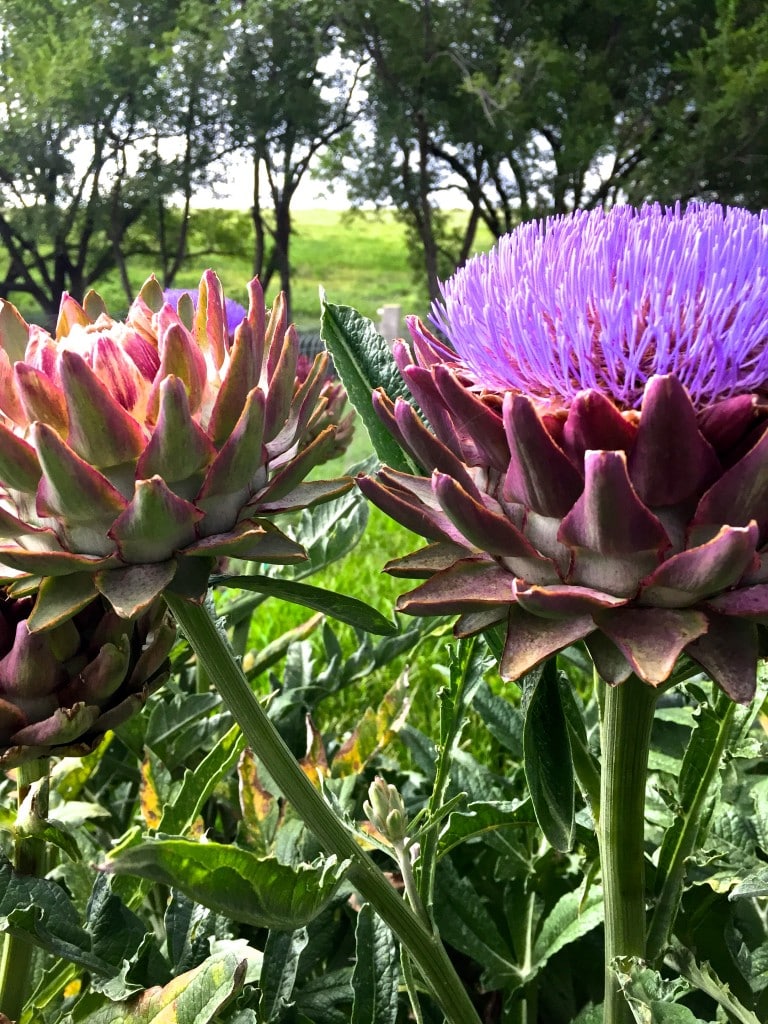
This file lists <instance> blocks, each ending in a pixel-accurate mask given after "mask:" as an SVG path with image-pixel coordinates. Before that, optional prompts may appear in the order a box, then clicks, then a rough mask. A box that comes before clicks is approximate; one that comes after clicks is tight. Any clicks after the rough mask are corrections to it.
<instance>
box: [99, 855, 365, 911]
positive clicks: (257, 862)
mask: <svg viewBox="0 0 768 1024" xmlns="http://www.w3.org/2000/svg"><path fill="white" fill-rule="evenodd" d="M346 869H347V862H346V861H345V862H343V863H341V864H340V863H339V862H338V861H337V860H336V858H335V857H328V858H327V859H326V860H324V861H323V862H321V863H316V864H304V865H300V866H299V867H297V868H292V867H289V866H288V865H286V864H281V863H279V862H278V861H277V860H276V859H275V858H272V857H258V856H256V855H255V854H253V853H251V852H250V851H249V850H242V849H239V848H238V847H235V846H225V845H223V844H221V843H210V842H200V843H196V842H192V841H190V840H188V839H155V840H150V841H149V842H145V843H140V844H139V845H137V846H132V847H128V848H127V849H125V850H123V851H122V852H121V853H119V854H118V855H117V856H113V857H111V858H110V859H109V860H108V861H107V863H106V865H105V866H104V870H105V871H107V872H110V873H112V874H118V875H121V874H126V875H138V876H139V877H140V878H147V879H149V880H150V881H153V882H160V883H161V884H162V885H170V886H175V887H176V888H177V889H181V891H182V892H184V893H186V895H187V896H189V897H190V898H191V899H194V900H196V901H197V902H198V903H202V905H203V906H205V907H210V908H211V909H212V910H217V911H219V912H220V913H222V914H225V915H226V916H227V917H230V918H231V919H232V920H233V921H242V922H244V923H245V924H252V925H256V926H257V927H260V928H275V929H290V928H298V927H300V926H301V925H303V924H306V923H307V922H308V921H311V920H312V918H313V917H315V916H316V915H317V914H319V912H320V911H321V910H322V909H323V907H324V906H325V905H326V903H328V901H329V900H331V899H332V898H333V896H334V895H335V893H336V890H337V889H338V887H339V885H340V884H341V881H342V879H343V877H344V874H345V872H346Z"/></svg>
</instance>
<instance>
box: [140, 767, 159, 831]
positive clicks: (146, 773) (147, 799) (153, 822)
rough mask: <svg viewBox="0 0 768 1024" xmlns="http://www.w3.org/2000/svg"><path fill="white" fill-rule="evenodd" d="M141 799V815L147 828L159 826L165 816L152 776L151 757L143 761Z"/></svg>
mask: <svg viewBox="0 0 768 1024" xmlns="http://www.w3.org/2000/svg"><path fill="white" fill-rule="evenodd" d="M139 800H140V804H141V815H142V817H143V818H144V823H145V824H146V826H147V828H157V827H158V825H159V824H160V819H161V818H162V816H163V808H162V806H161V804H160V796H159V794H158V792H157V786H156V784H155V780H154V778H153V776H152V764H151V762H150V761H149V758H145V759H144V760H143V761H142V762H141V782H140V784H139Z"/></svg>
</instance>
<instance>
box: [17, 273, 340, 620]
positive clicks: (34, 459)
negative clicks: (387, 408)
mask: <svg viewBox="0 0 768 1024" xmlns="http://www.w3.org/2000/svg"><path fill="white" fill-rule="evenodd" d="M249 295H250V304H249V307H248V312H247V315H246V316H245V318H244V319H243V320H242V322H241V323H239V324H238V326H237V327H236V328H235V330H234V335H233V336H230V330H229V327H228V324H227V319H226V315H225V303H224V297H223V294H222V290H221V285H220V283H219V281H218V278H217V277H216V275H215V274H214V273H213V272H212V271H206V273H205V274H204V275H203V279H202V281H201V284H200V289H199V296H198V303H197V309H196V311H190V309H189V308H188V306H187V305H185V304H184V303H183V302H181V303H180V305H179V308H180V309H181V312H182V313H183V314H184V317H182V315H181V314H180V313H179V310H177V309H175V308H174V307H173V306H172V305H170V304H169V303H167V302H164V301H163V294H162V289H161V288H160V285H159V284H158V283H157V281H156V280H155V279H154V278H150V279H149V281H147V283H146V284H145V285H144V287H143V288H142V290H141V292H140V294H139V296H138V298H137V299H136V301H135V302H134V303H133V305H132V306H131V308H130V310H129V312H128V315H127V318H126V320H125V322H124V323H122V322H117V321H115V320H113V319H112V318H111V317H110V316H109V315H108V314H107V312H106V309H105V308H104V304H103V302H102V301H101V299H100V298H99V297H98V296H96V295H95V294H93V293H90V294H89V295H88V296H86V299H85V302H84V305H83V306H80V305H79V304H78V303H77V302H76V301H75V300H74V299H73V298H71V297H70V296H68V295H65V296H64V298H63V299H62V303H61V309H60V312H59V318H58V323H57V325H56V331H55V336H54V337H52V336H51V335H50V334H48V332H47V331H44V330H42V329H41V328H40V327H35V326H31V327H30V326H28V325H27V324H26V323H25V322H24V321H23V320H22V318H21V317H20V316H19V314H18V312H17V311H16V310H15V309H14V307H13V306H11V305H9V304H8V303H0V344H1V347H0V531H1V532H0V536H1V537H2V539H1V540H0V565H4V566H7V567H9V568H10V569H11V570H12V571H14V572H16V573H21V574H29V575H30V576H33V577H45V578H47V579H46V584H47V585H46V586H44V587H42V588H41V589H40V593H39V598H38V602H37V604H36V607H35V610H34V612H33V614H32V616H31V619H30V622H31V628H33V629H43V628H47V627H48V626H50V625H52V624H54V623H57V622H60V621H62V618H63V617H66V616H67V615H72V614H74V612H75V611H76V610H77V609H78V608H81V607H83V606H84V605H85V604H87V603H88V602H89V601H90V600H92V599H93V598H94V597H95V596H96V595H97V594H101V595H102V596H103V597H105V598H106V599H107V600H108V601H109V602H110V603H111V605H112V607H113V608H114V609H115V610H116V611H117V612H118V613H119V614H120V615H122V616H124V617H128V618H130V617H133V616H135V615H137V614H139V613H140V612H141V611H143V610H144V609H146V608H148V607H149V606H150V604H151V603H152V602H153V601H154V600H155V598H156V597H157V596H158V595H159V594H161V593H162V592H163V590H165V589H166V588H169V589H171V590H173V591H174V592H175V593H177V594H181V595H183V596H186V597H190V598H193V599H198V600H201V599H202V597H203V596H204V594H205V591H206V588H207V585H208V579H209V575H210V572H211V569H212V567H213V566H214V564H215V561H216V560H217V559H218V558H221V557H229V556H231V557H236V558H241V559H246V560H255V561H258V562H272V563H292V562H297V561H301V560H303V559H304V558H306V554H305V552H304V550H303V548H302V547H301V545H300V544H298V543H296V542H295V541H293V540H291V539H290V538H288V537H287V536H285V535H284V534H283V533H282V532H281V531H280V530H279V529H278V528H277V527H276V526H275V525H274V523H273V522H272V521H271V520H272V517H273V516H274V515H276V514H277V513H281V512H286V511H292V510H294V509H301V508H305V507H307V506H310V505H313V504H315V503H317V502H322V501H326V500H328V499H330V498H332V497H334V496H335V495H337V494H339V493H341V492H342V491H344V490H345V489H346V488H347V486H349V481H346V480H330V481H324V480H313V481H312V482H305V477H306V475H307V474H308V473H309V472H310V470H311V469H313V467H315V466H316V465H318V464H319V463H321V462H323V461H324V460H325V459H327V458H329V457H330V454H331V453H332V451H333V448H334V435H335V433H336V427H335V425H334V424H332V423H330V422H326V421H323V419H322V414H321V410H322V409H323V408H325V406H326V405H327V404H328V403H327V401H326V399H324V398H323V397H322V391H323V387H324V385H325V380H326V368H327V355H326V354H325V353H323V354H321V355H319V356H318V357H317V358H316V359H315V361H314V363H313V364H312V366H311V368H310V370H309V372H308V373H307V375H306V377H305V379H304V380H299V379H298V378H297V374H296V366H297V360H298V354H299V352H298V337H297V335H296V331H295V329H294V328H293V326H289V325H288V323H287V318H286V313H285V303H284V301H283V299H282V298H280V297H278V299H277V300H276V302H275V303H274V305H273V307H272V310H271V315H270V317H269V319H268V320H267V317H266V311H265V307H264V297H263V294H262V291H261V287H260V285H259V283H258V281H256V280H254V281H252V282H251V283H250V285H249ZM185 320H186V322H185ZM318 417H320V419H318Z"/></svg>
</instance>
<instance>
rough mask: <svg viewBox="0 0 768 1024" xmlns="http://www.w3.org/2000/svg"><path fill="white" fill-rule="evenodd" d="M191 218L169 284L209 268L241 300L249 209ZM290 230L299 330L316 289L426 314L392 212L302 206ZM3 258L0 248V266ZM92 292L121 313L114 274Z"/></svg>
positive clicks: (135, 277) (137, 280) (368, 312)
mask: <svg viewBox="0 0 768 1024" xmlns="http://www.w3.org/2000/svg"><path fill="white" fill-rule="evenodd" d="M457 216H459V214H457ZM192 217H193V219H192V225H191V232H190V251H191V252H192V253H201V255H198V256H193V258H192V259H190V261H189V262H188V264H187V266H186V267H185V268H184V269H183V271H182V272H181V273H180V274H179V275H178V276H177V277H176V279H175V281H174V285H175V286H176V287H179V288H187V287H196V286H197V284H198V283H199V280H200V275H201V273H202V271H203V270H205V269H206V267H212V268H213V269H214V270H215V271H216V272H217V273H218V275H219V277H220V278H221V280H222V283H223V285H224V289H225V292H226V294H227V295H228V296H229V297H231V298H233V299H236V300H238V301H240V302H243V303H245V301H246V298H245V285H246V282H247V281H248V280H249V279H250V278H251V276H252V274H251V245H252V237H253V234H252V228H251V225H250V221H249V218H248V215H247V214H246V213H239V212H236V211H231V210H199V211H195V212H193V215H192ZM294 228H295V234H294V236H293V238H292V240H291V265H292V267H293V268H294V275H293V281H292V288H293V310H292V312H293V319H294V320H295V322H296V324H297V326H298V327H299V329H301V330H308V331H309V330H315V329H317V327H318V321H319V312H320V302H319V298H318V290H319V288H320V287H323V288H324V289H325V291H326V293H327V295H328V298H329V300H330V301H331V302H335V303H339V304H342V305H351V306H354V307H355V308H356V309H358V310H359V311H360V312H361V313H363V315H364V316H367V317H370V318H371V319H372V320H374V321H376V320H377V319H378V316H377V310H378V309H379V307H381V306H383V305H385V304H395V305H399V306H401V307H402V312H403V315H404V314H406V313H417V314H419V315H421V316H424V315H426V313H427V296H426V291H425V290H424V289H423V288H421V287H420V286H419V284H418V282H416V281H415V280H414V274H413V270H412V268H411V265H410V262H409V259H408V250H407V242H406V234H405V229H404V227H403V225H402V224H401V223H399V222H398V221H397V220H396V218H395V216H394V214H393V213H391V212H378V213H373V212H371V213H356V214H354V215H352V214H350V213H347V212H344V211H338V210H323V209H313V210H301V211H297V212H296V213H295V215H294ZM479 244H480V245H481V246H483V245H485V246H486V247H487V246H488V245H490V238H489V237H486V236H485V235H484V236H482V238H481V239H480V243H479ZM211 250H213V251H211ZM233 253H234V254H235V255H232V254H233ZM2 260H3V254H2V253H0V266H1V265H2ZM154 269H155V268H154V267H153V266H152V263H151V259H150V258H149V257H147V256H140V257H139V256H137V257H131V258H130V259H129V260H128V273H129V278H130V281H131V284H132V286H133V287H134V288H135V289H136V290H138V288H139V287H140V286H141V284H142V282H143V281H144V280H145V278H146V277H147V276H148V275H149V274H150V273H151V272H152V271H153V270H154ZM277 286H278V284H277V281H276V280H275V281H273V283H272V284H271V286H270V288H269V289H268V292H267V299H268V301H271V299H272V297H273V295H274V292H275V290H276V289H277ZM96 290H97V291H98V292H99V294H100V295H102V297H103V298H104V299H105V301H106V303H107V307H108V308H109V310H110V312H113V313H114V314H116V315H122V314H123V313H124V312H125V307H126V300H125V294H124V292H123V290H122V288H121V286H120V282H119V278H118V276H117V273H115V272H113V273H111V274H110V275H108V276H107V277H106V278H104V279H103V280H102V281H100V282H99V283H98V285H97V286H96ZM76 298H82V296H76ZM20 306H21V311H22V314H23V315H24V316H26V317H27V318H29V319H34V318H36V316H37V311H36V310H34V309H28V308H26V307H25V306H24V304H23V303H22V302H20Z"/></svg>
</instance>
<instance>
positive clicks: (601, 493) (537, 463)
mask: <svg viewBox="0 0 768 1024" xmlns="http://www.w3.org/2000/svg"><path fill="white" fill-rule="evenodd" d="M434 317H435V321H436V323H437V324H438V325H439V326H440V327H441V328H442V329H443V330H444V331H445V333H446V334H447V336H448V338H449V340H450V342H451V344H452V346H453V347H451V346H450V345H447V344H445V343H443V342H441V341H439V340H438V339H437V338H435V337H434V336H433V335H432V334H430V332H429V331H428V330H427V329H426V328H425V327H424V326H423V325H422V324H421V323H420V322H419V321H418V320H416V319H415V318H411V319H409V321H408V326H409V329H410V331H411V335H412V339H413V346H412V348H410V347H408V346H407V345H406V344H405V343H404V342H399V343H397V344H396V345H395V348H394V355H395V359H396V361H397V364H398V367H399V369H400V372H401V374H402V376H403V378H404V380H405V382H406V384H407V385H408V388H409V389H410V391H411V393H412V394H413V397H414V398H415V400H416V402H417V403H418V405H419V406H420V408H421V410H422V412H423V413H424V415H425V417H426V420H427V423H425V422H424V420H423V419H422V418H421V417H420V416H419V415H418V414H417V412H416V411H415V410H414V408H413V406H412V405H411V404H410V403H408V402H406V401H404V400H402V399H397V400H396V401H394V402H392V401H391V400H390V399H389V397H388V396H387V395H386V394H384V393H383V392H377V393H376V394H374V396H373V404H374V407H375V409H376V411H377V413H378V415H379V416H380V417H381V419H382V421H383V422H384V424H385V425H386V426H387V428H388V429H389V430H390V431H391V433H392V434H393V436H394V437H395V438H396V439H397V441H398V442H399V443H400V444H401V445H402V447H403V448H404V449H405V450H406V451H407V452H408V453H409V454H410V456H411V458H412V460H413V461H414V463H415V464H416V465H419V466H421V467H422V469H423V471H424V476H411V475H408V474H405V473H398V472H395V471H394V470H390V469H387V468H386V467H385V468H383V469H382V470H381V471H380V472H379V473H378V474H377V476H376V477H361V478H359V484H360V487H361V488H362V490H363V491H364V492H365V494H366V495H368V497H369V498H371V500H372V501H374V502H375V503H376V504H377V505H379V507H380V508H382V509H383V510H384V511H385V512H387V513H388V514H389V515H390V516H392V518H394V519H397V520H398V521H399V522H401V523H403V524H404V525H405V526H407V527H409V528H410V529H411V530H413V531H414V532H416V533H418V534H421V536H423V537H425V538H426V539H427V540H428V541H429V542H430V543H429V544H428V546H427V547H425V548H422V549H421V550H419V551H416V552H413V553H411V554H409V555H406V556H405V557H403V558H398V559H396V560H395V561H393V562H390V563H389V565H388V566H387V570H388V571H389V572H391V573H393V574H394V575H398V576H402V577H404V578H407V579H411V580H423V581H425V582H422V583H420V584H419V585H418V586H417V587H416V588H415V589H414V590H411V591H410V592H409V593H407V594H404V595H402V597H401V598H400V599H399V600H398V609H399V610H400V611H404V612H408V613H410V614H413V615H434V614H456V615H457V616H458V620H457V622H456V626H455V632H456V633H457V635H459V636H467V635H470V634H472V633H477V632H479V631H482V630H485V629H487V628H488V627H489V626H494V625H499V626H503V627H504V628H505V632H506V640H505V645H504V650H503V654H502V657H501V664H500V670H501V674H502V676H503V677H504V678H506V679H517V678H519V677H520V676H521V675H523V674H524V673H525V672H527V671H529V670H530V669H531V668H533V667H534V666H535V665H537V664H539V663H540V662H541V661H543V660H545V659H546V658H548V657H550V656H551V655H553V654H555V653H557V651H559V650H562V649H563V648H564V647H567V646H569V645H570V644H573V643H576V642H579V641H583V642H584V643H585V645H586V647H587V649H588V650H589V653H590V655H591V656H592V659H593V661H594V663H595V665H596V666H597V669H598V671H599V673H600V675H601V676H602V677H603V679H605V680H606V681H607V682H609V683H611V684H617V683H621V682H623V681H624V680H625V679H627V678H628V676H629V675H630V674H632V673H634V674H635V675H637V676H638V677H639V678H640V679H642V680H644V681H645V682H646V683H649V684H650V685H652V686H658V685H659V684H661V683H663V682H664V681H665V680H666V679H667V678H668V677H669V675H670V673H671V672H672V671H673V669H674V667H675V665H676V663H677V661H678V658H680V657H681V656H682V655H684V656H687V657H688V658H689V659H691V660H692V661H693V662H695V663H697V664H698V665H699V666H701V668H702V669H703V670H704V671H705V672H707V673H708V674H709V675H710V676H711V677H712V678H713V679H714V680H715V681H716V682H717V683H718V684H719V685H720V686H721V687H722V688H723V690H725V692H726V693H728V694H730V696H731V697H733V698H734V699H735V700H739V701H746V700H749V699H750V698H751V697H752V695H753V693H754V690H755V676H756V665H757V661H758V658H759V657H760V656H761V655H762V653H763V652H765V651H766V650H768V401H767V400H766V392H767V391H768V217H767V216H766V215H765V214H761V215H759V216H756V215H754V214H750V213H748V212H746V211H743V210H730V209H729V210H724V209H723V208H722V207H720V206H692V207H690V208H689V209H688V210H687V212H685V213H682V212H681V211H680V209H679V208H677V207H676V208H675V209H673V210H662V209H661V208H660V207H657V206H646V207H643V208H642V209H641V210H637V211H636V210H634V209H632V208H630V207H618V208H615V209H613V210H611V211H609V212H607V213H606V212H603V211H601V210H594V211H591V212H589V213H578V214H573V215H571V216H568V217H561V218H554V219H551V220H549V221H546V222H544V223H543V224H525V225H523V226H522V227H520V228H518V229H517V231H515V232H514V233H513V234H512V235H510V236H508V237H507V238H505V239H503V240H502V241H501V242H500V243H499V245H498V247H497V248H496V250H495V251H494V252H492V253H490V254H488V255H486V256H480V257H477V258H475V259H474V260H472V261H471V262H470V263H468V264H467V266H466V267H464V268H463V269H462V270H460V271H458V273H457V274H456V275H455V277H454V278H452V279H451V280H450V281H448V282H447V284H446V285H445V287H444V289H443V302H442V303H438V304H436V306H435V308H434Z"/></svg>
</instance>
